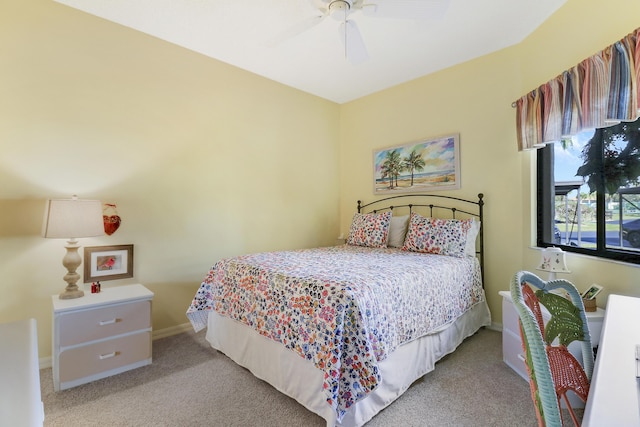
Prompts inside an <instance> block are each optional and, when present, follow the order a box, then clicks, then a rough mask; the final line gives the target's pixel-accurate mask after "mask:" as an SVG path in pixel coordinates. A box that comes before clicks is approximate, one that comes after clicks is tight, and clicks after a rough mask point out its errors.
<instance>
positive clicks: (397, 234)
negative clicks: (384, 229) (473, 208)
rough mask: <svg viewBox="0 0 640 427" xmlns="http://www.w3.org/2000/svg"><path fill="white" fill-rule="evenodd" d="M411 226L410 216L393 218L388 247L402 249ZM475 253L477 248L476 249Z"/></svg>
mask: <svg viewBox="0 0 640 427" xmlns="http://www.w3.org/2000/svg"><path fill="white" fill-rule="evenodd" d="M408 225H409V215H402V216H392V217H391V225H390V227H389V238H388V240H387V246H388V247H392V248H401V247H402V246H403V245H404V237H405V236H406V235H407V226H408ZM474 251H475V247H474Z"/></svg>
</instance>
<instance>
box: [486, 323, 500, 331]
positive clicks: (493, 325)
mask: <svg viewBox="0 0 640 427" xmlns="http://www.w3.org/2000/svg"><path fill="white" fill-rule="evenodd" d="M487 329H491V330H492V331H498V332H502V323H496V322H491V325H489V326H487Z"/></svg>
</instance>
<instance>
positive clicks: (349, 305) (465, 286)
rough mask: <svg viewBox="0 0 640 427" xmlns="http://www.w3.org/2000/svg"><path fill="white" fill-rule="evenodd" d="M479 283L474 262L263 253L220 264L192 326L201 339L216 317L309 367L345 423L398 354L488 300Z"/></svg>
mask: <svg viewBox="0 0 640 427" xmlns="http://www.w3.org/2000/svg"><path fill="white" fill-rule="evenodd" d="M480 277H481V276H480V267H479V262H478V260H477V258H475V257H474V258H455V257H449V256H444V255H430V254H421V253H414V252H407V251H402V250H400V249H390V248H387V249H373V248H365V247H360V246H351V245H343V246H334V247H328V248H318V249H305V250H298V251H287V252H269V253H258V254H251V255H244V256H239V257H236V258H230V259H223V260H220V261H219V262H218V263H216V264H215V265H214V266H213V267H212V268H211V270H210V271H209V273H208V274H207V276H206V278H205V279H204V281H203V282H202V284H201V286H200V288H199V289H198V292H197V293H196V295H195V297H194V299H193V302H192V303H191V305H190V307H189V309H188V310H187V316H188V317H189V319H190V320H191V323H192V325H193V327H194V329H195V330H196V331H198V330H200V329H203V328H205V327H206V319H207V316H208V313H209V311H210V310H215V311H216V312H217V313H219V314H220V315H223V316H228V317H230V318H233V319H235V320H238V321H240V322H242V323H244V324H246V325H248V326H250V327H252V328H253V329H255V330H256V331H257V332H259V333H260V334H262V335H264V336H265V337H268V338H270V339H272V340H275V341H277V342H280V343H282V344H283V345H284V346H285V347H286V348H288V349H291V350H293V351H295V352H296V353H297V354H299V355H300V356H301V357H304V358H305V359H307V360H310V361H312V362H313V363H314V364H315V366H316V367H317V368H318V369H320V370H322V371H323V372H324V384H323V386H324V393H325V394H326V400H327V403H328V404H329V405H331V406H332V408H333V409H334V410H335V411H336V415H337V418H338V420H341V419H342V416H343V415H344V413H345V411H346V410H348V409H349V407H350V406H351V405H353V404H354V403H355V402H357V401H359V400H361V399H363V398H364V397H366V396H367V394H368V393H369V392H370V391H371V390H374V389H375V388H376V387H377V385H378V383H379V382H380V373H379V370H378V364H379V362H380V361H382V360H384V359H385V358H386V357H387V355H389V354H390V353H391V352H393V351H394V349H395V348H397V347H398V346H399V345H401V344H403V343H405V342H408V341H411V340H413V339H416V338H419V337H421V336H423V335H425V334H429V333H430V332H432V331H434V330H436V329H437V328H439V327H441V326H443V325H445V324H447V323H449V322H452V321H453V320H455V319H456V318H457V317H459V316H460V315H461V314H463V313H464V312H465V311H466V310H468V309H469V308H470V307H472V306H473V305H475V304H476V303H478V302H479V301H481V300H482V298H483V292H482V284H481V279H480Z"/></svg>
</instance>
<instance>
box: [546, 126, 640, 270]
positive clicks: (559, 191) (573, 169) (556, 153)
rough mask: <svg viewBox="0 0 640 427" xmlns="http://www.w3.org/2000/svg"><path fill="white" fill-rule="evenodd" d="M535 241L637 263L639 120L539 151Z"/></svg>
mask: <svg viewBox="0 0 640 427" xmlns="http://www.w3.org/2000/svg"><path fill="white" fill-rule="evenodd" d="M537 173H538V196H537V199H538V200H537V208H538V224H537V226H538V227H537V244H538V246H541V247H546V246H552V245H553V246H559V247H562V248H563V249H564V250H566V251H569V252H578V253H583V254H588V255H593V256H598V257H602V258H609V259H616V260H621V261H626V262H631V263H635V264H640V119H639V120H636V121H635V122H623V123H619V124H617V125H614V126H611V127H606V128H601V129H595V130H589V131H583V132H581V133H579V134H577V135H576V136H575V137H573V138H572V139H571V140H564V141H562V142H556V143H554V144H548V145H547V146H546V147H545V148H543V149H540V150H538V172H537Z"/></svg>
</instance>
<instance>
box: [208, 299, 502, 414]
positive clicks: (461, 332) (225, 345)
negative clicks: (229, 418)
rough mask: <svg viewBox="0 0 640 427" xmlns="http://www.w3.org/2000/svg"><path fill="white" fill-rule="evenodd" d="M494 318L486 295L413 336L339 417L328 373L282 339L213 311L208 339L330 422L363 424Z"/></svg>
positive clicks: (392, 355) (209, 322) (381, 367)
mask: <svg viewBox="0 0 640 427" xmlns="http://www.w3.org/2000/svg"><path fill="white" fill-rule="evenodd" d="M490 324H491V314H490V312H489V307H488V306H487V303H486V301H485V300H484V299H483V300H482V302H480V303H478V304H476V305H475V306H473V307H472V308H471V309H470V310H469V311H467V312H466V313H465V314H463V315H462V316H460V317H459V318H458V319H457V320H455V321H454V322H452V323H449V324H448V325H446V326H444V327H443V328H440V329H439V330H438V331H436V332H434V333H432V334H430V335H426V336H424V337H422V338H419V339H417V340H414V341H412V342H409V343H406V344H403V345H401V346H400V347H398V348H397V349H396V351H395V352H393V353H392V354H390V355H389V356H388V357H387V358H386V359H385V360H383V361H382V362H381V363H380V371H381V374H382V381H381V383H380V385H379V386H378V387H377V388H376V389H375V390H374V391H373V392H371V393H370V394H369V396H367V397H366V398H365V399H363V400H361V401H360V402H358V403H357V404H355V405H354V406H353V407H351V408H350V409H349V410H348V411H347V413H346V414H345V415H344V417H343V419H342V420H341V421H340V422H338V421H337V420H336V414H335V412H334V411H333V410H332V409H331V407H330V406H329V405H328V404H327V403H326V401H325V398H326V395H325V394H324V393H322V383H323V373H322V371H320V370H318V369H317V368H316V367H315V366H314V365H313V363H312V362H310V361H308V360H305V359H303V358H301V357H300V356H299V355H297V354H296V353H294V352H293V351H291V350H288V349H286V348H284V347H282V345H281V344H280V343H277V342H275V341H272V340H270V339H268V338H266V337H263V336H262V335H260V334H258V333H257V332H255V331H254V330H253V329H250V328H248V327H247V326H246V325H244V324H242V323H239V322H237V321H235V320H232V319H229V318H227V317H222V316H219V315H218V314H216V313H215V312H211V314H210V315H209V320H208V327H207V335H206V339H207V341H208V342H209V343H210V344H211V346H212V347H213V348H214V349H216V350H219V351H221V352H222V353H224V354H226V355H227V356H228V357H229V358H231V359H232V360H233V361H234V362H236V363H237V364H239V365H240V366H243V367H245V368H247V369H249V370H250V371H251V372H252V373H253V374H254V375H255V376H256V377H257V378H260V379H261V380H264V381H266V382H268V383H269V384H271V385H272V386H273V387H275V388H276V389H278V390H279V391H280V392H282V393H284V394H286V395H287V396H289V397H291V398H293V399H295V400H297V401H298V402H299V403H300V404H301V405H303V406H304V407H305V408H307V409H308V410H310V411H311V412H313V413H315V414H318V415H319V416H321V417H322V418H324V419H325V420H326V421H327V427H334V426H340V427H358V426H361V425H363V424H364V423H366V422H367V421H369V420H370V419H371V418H373V417H374V416H375V415H376V414H377V413H378V412H380V411H381V410H382V409H384V408H385V407H387V406H388V405H389V404H391V403H392V402H393V401H394V400H396V399H397V398H398V397H400V395H402V393H404V391H405V390H406V389H407V388H409V386H410V385H411V384H412V383H413V382H414V381H416V380H417V379H418V378H420V377H421V376H423V375H424V374H426V373H428V372H431V371H432V370H433V369H434V368H435V363H436V362H437V361H438V360H440V359H441V358H442V357H444V356H446V355H447V354H449V353H451V352H453V351H454V350H455V349H456V348H457V347H458V346H459V345H460V344H461V343H462V341H464V339H465V338H467V337H469V336H471V335H473V334H474V333H476V332H477V331H478V329H480V328H481V327H483V326H488V325H490Z"/></svg>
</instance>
